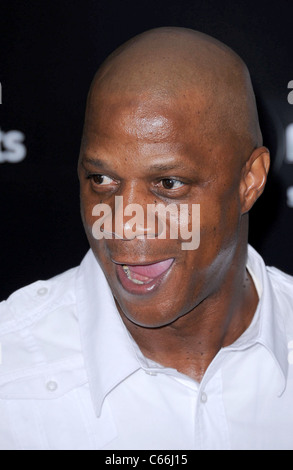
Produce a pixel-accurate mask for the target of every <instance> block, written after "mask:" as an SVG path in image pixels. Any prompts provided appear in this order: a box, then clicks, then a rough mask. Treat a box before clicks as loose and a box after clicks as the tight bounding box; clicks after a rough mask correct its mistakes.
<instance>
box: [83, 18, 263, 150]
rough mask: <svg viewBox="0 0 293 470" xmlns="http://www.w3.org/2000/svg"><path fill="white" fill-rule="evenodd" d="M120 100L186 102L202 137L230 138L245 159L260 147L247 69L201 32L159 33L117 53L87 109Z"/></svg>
mask: <svg viewBox="0 0 293 470" xmlns="http://www.w3.org/2000/svg"><path fill="white" fill-rule="evenodd" d="M122 96H124V97H125V98H126V99H128V100H134V99H136V100H137V99H139V98H140V99H141V100H143V99H144V100H145V101H146V102H149V101H153V100H156V101H157V102H158V103H161V104H162V105H163V106H164V105H166V104H167V103H169V102H172V105H173V106H175V107H176V102H178V103H179V102H180V103H182V102H183V101H185V103H186V113H187V114H188V115H189V121H190V122H192V119H193V116H194V115H197V116H198V115H200V117H201V120H200V126H201V132H202V135H203V136H206V137H207V138H208V139H209V140H210V141H216V140H217V139H218V138H219V137H221V138H222V139H223V138H230V139H231V143H232V142H233V144H234V146H235V149H237V150H238V149H239V150H240V149H242V150H243V154H244V156H246V157H248V156H249V155H248V153H249V152H250V151H252V150H253V149H254V148H256V147H259V146H260V145H262V136H261V132H260V128H259V123H258V115H257V109H256V104H255V97H254V93H253V89H252V85H251V80H250V76H249V72H248V70H247V67H246V66H245V64H244V63H243V61H242V60H241V59H240V57H239V56H238V55H237V54H236V53H234V52H233V51H232V50H231V49H230V48H228V47H227V46H225V45H224V44H222V43H221V42H219V41H217V40H216V39H214V38H212V37H210V36H207V35H205V34H203V33H200V32H197V31H193V30H190V29H184V28H173V27H170V28H159V29H154V30H150V31H147V32H145V33H143V34H141V35H139V36H136V37H135V38H133V39H131V40H130V41H128V42H127V43H125V44H124V45H122V46H121V47H120V48H118V49H117V50H116V51H115V52H113V53H112V54H111V55H110V56H109V57H108V59H107V60H106V61H105V62H104V63H103V64H102V66H101V68H100V69H99V71H98V72H97V74H96V76H95V78H94V81H93V84H92V87H91V90H90V93H89V99H88V110H89V109H91V110H92V108H93V107H95V104H97V103H98V102H99V101H100V100H101V99H103V100H104V99H107V98H109V97H111V98H112V100H115V97H117V99H118V98H119V99H121V97H122ZM87 114H91V113H87ZM88 117H90V116H88Z"/></svg>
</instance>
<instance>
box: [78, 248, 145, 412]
mask: <svg viewBox="0 0 293 470" xmlns="http://www.w3.org/2000/svg"><path fill="white" fill-rule="evenodd" d="M76 297H77V312H78V319H79V323H80V332H81V343H82V349H83V353H84V357H85V366H86V370H87V374H88V379H89V386H90V391H91V396H92V400H93V403H94V408H95V411H96V414H97V415H100V413H101V408H102V404H103V401H104V399H105V397H106V396H107V394H108V393H109V392H110V391H111V390H113V388H115V387H116V386H117V385H118V384H119V383H120V382H122V381H123V380H124V379H125V378H126V377H128V376H130V375H131V374H133V373H134V372H135V371H136V370H138V369H139V368H140V363H139V361H138V358H137V356H136V354H135V350H134V346H133V342H132V341H131V339H130V337H129V334H128V332H127V329H126V328H125V326H124V324H123V322H122V319H121V317H120V315H119V313H118V311H117V308H116V305H115V301H114V298H113V295H112V292H111V290H110V287H109V285H108V283H107V280H106V278H105V276H104V274H103V272H102V269H101V268H100V266H99V264H98V262H97V261H96V259H95V257H94V254H93V252H92V251H89V252H88V253H87V255H86V256H85V258H84V260H83V261H82V263H81V265H80V267H79V269H78V272H77V279H76Z"/></svg>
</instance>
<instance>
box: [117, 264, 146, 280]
mask: <svg viewBox="0 0 293 470" xmlns="http://www.w3.org/2000/svg"><path fill="white" fill-rule="evenodd" d="M122 269H123V271H124V272H125V274H126V276H127V277H128V279H129V280H130V281H132V282H133V283H134V284H140V285H141V284H144V283H143V282H142V281H139V280H138V279H132V277H131V272H130V269H129V267H128V266H122Z"/></svg>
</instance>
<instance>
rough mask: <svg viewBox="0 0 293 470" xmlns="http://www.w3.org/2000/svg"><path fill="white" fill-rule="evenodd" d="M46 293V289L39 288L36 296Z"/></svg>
mask: <svg viewBox="0 0 293 470" xmlns="http://www.w3.org/2000/svg"><path fill="white" fill-rule="evenodd" d="M47 293H48V289H47V287H41V288H40V289H38V291H37V294H38V295H41V296H43V295H46V294H47Z"/></svg>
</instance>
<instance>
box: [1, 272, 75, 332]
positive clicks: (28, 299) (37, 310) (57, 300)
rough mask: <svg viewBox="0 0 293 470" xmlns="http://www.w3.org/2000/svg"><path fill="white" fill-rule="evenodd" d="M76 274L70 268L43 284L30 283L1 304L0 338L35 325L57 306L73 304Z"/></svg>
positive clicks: (39, 282) (41, 282)
mask: <svg viewBox="0 0 293 470" xmlns="http://www.w3.org/2000/svg"><path fill="white" fill-rule="evenodd" d="M76 270H77V268H73V269H70V270H69V271H66V272H64V273H62V274H59V275H58V276H55V277H53V278H52V279H49V280H47V281H37V282H34V283H33V284H30V285H28V286H26V287H23V288H22V289H19V290H17V291H16V292H14V293H13V294H12V295H11V296H10V297H9V298H8V299H7V300H5V301H3V302H1V303H0V337H1V336H2V335H4V334H7V333H8V332H9V331H13V330H15V331H16V330H19V329H21V328H22V327H23V326H28V325H29V324H32V323H34V322H36V321H37V320H38V319H39V318H40V317H42V316H43V315H46V314H47V313H48V312H49V311H51V310H53V309H54V308H56V307H57V306H59V305H61V304H68V303H71V302H73V301H74V296H73V292H74V289H73V286H74V279H75V274H76Z"/></svg>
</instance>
